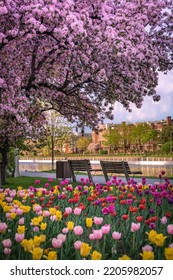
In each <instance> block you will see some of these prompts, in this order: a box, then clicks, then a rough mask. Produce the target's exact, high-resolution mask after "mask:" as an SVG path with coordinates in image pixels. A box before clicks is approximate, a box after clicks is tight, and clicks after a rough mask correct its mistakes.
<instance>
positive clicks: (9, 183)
mask: <svg viewBox="0 0 173 280" xmlns="http://www.w3.org/2000/svg"><path fill="white" fill-rule="evenodd" d="M36 179H38V180H40V185H41V186H42V187H43V186H44V184H45V183H47V182H48V180H47V178H42V177H27V176H21V177H17V178H12V177H9V178H7V180H6V184H4V185H3V186H4V188H10V189H16V188H17V187H19V186H21V187H23V188H24V189H27V188H29V187H30V186H37V185H36V184H35V180H36ZM58 183H59V181H58V180H57V179H53V182H52V183H51V184H58ZM40 185H38V186H40Z"/></svg>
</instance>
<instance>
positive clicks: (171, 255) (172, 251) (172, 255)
mask: <svg viewBox="0 0 173 280" xmlns="http://www.w3.org/2000/svg"><path fill="white" fill-rule="evenodd" d="M165 257H166V260H173V248H171V247H168V248H165Z"/></svg>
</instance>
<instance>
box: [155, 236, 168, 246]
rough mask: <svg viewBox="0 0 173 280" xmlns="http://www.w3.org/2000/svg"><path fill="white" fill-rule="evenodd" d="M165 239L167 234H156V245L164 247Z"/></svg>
mask: <svg viewBox="0 0 173 280" xmlns="http://www.w3.org/2000/svg"><path fill="white" fill-rule="evenodd" d="M165 239H166V236H164V235H163V234H162V233H160V234H156V236H155V241H154V243H155V244H156V246H158V247H162V246H163V245H164V242H165Z"/></svg>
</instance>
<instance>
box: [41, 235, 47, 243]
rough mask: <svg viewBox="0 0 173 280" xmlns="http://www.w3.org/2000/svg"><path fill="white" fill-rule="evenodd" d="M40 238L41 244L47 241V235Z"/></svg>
mask: <svg viewBox="0 0 173 280" xmlns="http://www.w3.org/2000/svg"><path fill="white" fill-rule="evenodd" d="M40 237H41V242H42V243H43V242H45V241H46V235H44V234H41V235H40Z"/></svg>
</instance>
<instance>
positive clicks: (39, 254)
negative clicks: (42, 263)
mask: <svg viewBox="0 0 173 280" xmlns="http://www.w3.org/2000/svg"><path fill="white" fill-rule="evenodd" d="M31 254H32V257H33V260H40V259H41V258H42V255H43V249H41V248H39V247H36V248H34V249H33V251H31Z"/></svg>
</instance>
